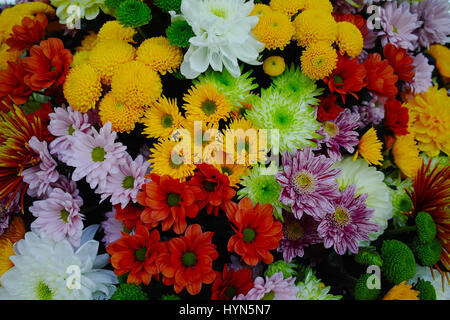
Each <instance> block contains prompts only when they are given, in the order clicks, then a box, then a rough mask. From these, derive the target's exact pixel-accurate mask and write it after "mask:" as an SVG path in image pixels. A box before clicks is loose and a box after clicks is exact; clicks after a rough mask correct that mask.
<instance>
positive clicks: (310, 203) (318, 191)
mask: <svg viewBox="0 0 450 320" xmlns="http://www.w3.org/2000/svg"><path fill="white" fill-rule="evenodd" d="M282 162H283V172H280V173H277V175H276V179H277V181H278V183H279V184H280V185H281V186H282V187H283V189H282V190H281V194H280V198H279V201H281V202H282V203H284V204H286V205H289V206H291V208H292V212H293V213H294V216H295V217H296V218H297V219H301V217H302V215H303V213H306V214H308V215H310V216H312V217H314V218H315V219H319V218H320V217H321V216H323V215H324V214H325V213H326V212H331V211H332V210H333V206H332V205H331V203H330V201H331V200H332V199H333V198H334V197H336V196H337V195H338V194H339V193H338V185H337V183H336V177H337V175H338V174H339V172H340V171H339V170H338V169H331V166H332V165H333V164H334V161H333V160H331V159H328V158H327V157H325V156H324V155H317V156H315V155H314V154H313V152H312V150H311V149H310V148H305V149H304V150H302V151H300V150H297V151H296V152H295V154H294V155H291V153H289V152H288V151H285V152H284V155H283V159H282Z"/></svg>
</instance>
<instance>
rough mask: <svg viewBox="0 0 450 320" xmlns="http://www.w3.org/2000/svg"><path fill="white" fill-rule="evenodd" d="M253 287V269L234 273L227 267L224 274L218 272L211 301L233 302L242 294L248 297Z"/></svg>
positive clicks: (212, 289) (224, 268)
mask: <svg viewBox="0 0 450 320" xmlns="http://www.w3.org/2000/svg"><path fill="white" fill-rule="evenodd" d="M253 286H254V281H253V277H252V269H250V268H243V269H240V270H237V271H234V270H233V269H231V268H228V266H227V265H225V266H224V267H223V272H222V273H220V272H218V271H216V280H215V281H214V283H213V285H212V288H211V292H212V297H211V300H232V299H233V297H235V296H238V295H240V294H243V295H246V294H247V292H249V291H250V289H252V288H253Z"/></svg>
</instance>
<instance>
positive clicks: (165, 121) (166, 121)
mask: <svg viewBox="0 0 450 320" xmlns="http://www.w3.org/2000/svg"><path fill="white" fill-rule="evenodd" d="M161 125H162V126H163V128H171V127H172V125H173V117H172V116H171V115H170V114H165V115H163V117H162V118H161Z"/></svg>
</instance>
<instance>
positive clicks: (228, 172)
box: [222, 167, 233, 176]
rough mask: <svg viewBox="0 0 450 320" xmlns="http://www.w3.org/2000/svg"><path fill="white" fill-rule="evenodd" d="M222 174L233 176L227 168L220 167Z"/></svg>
mask: <svg viewBox="0 0 450 320" xmlns="http://www.w3.org/2000/svg"><path fill="white" fill-rule="evenodd" d="M222 173H223V174H227V175H228V176H231V175H232V174H233V171H231V169H230V168H228V167H222Z"/></svg>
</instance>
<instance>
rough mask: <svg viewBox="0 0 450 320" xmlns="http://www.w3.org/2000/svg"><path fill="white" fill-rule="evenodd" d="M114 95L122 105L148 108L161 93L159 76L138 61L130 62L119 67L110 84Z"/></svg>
mask: <svg viewBox="0 0 450 320" xmlns="http://www.w3.org/2000/svg"><path fill="white" fill-rule="evenodd" d="M111 89H112V90H113V92H114V94H115V95H116V96H118V97H120V99H121V100H122V102H123V103H125V104H127V105H129V106H131V107H134V108H139V107H144V106H150V105H151V104H152V103H153V102H155V101H156V100H158V98H159V97H160V96H161V93H162V83H161V78H160V77H159V75H158V74H157V73H156V72H155V71H154V70H153V69H152V68H150V67H149V66H147V65H145V64H144V63H142V62H140V61H130V62H127V63H125V64H123V65H122V66H120V67H119V69H118V70H117V72H116V73H115V74H114V77H113V78H112V83H111Z"/></svg>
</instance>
